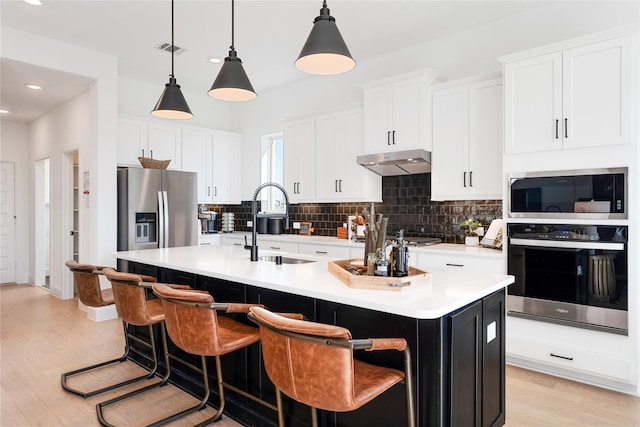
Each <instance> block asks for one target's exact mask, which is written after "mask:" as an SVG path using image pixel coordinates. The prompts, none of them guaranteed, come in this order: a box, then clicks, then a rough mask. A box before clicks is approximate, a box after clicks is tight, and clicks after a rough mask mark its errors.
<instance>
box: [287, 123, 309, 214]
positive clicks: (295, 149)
mask: <svg viewBox="0 0 640 427" xmlns="http://www.w3.org/2000/svg"><path fill="white" fill-rule="evenodd" d="M314 151H315V119H314V118H313V117H308V118H304V119H300V120H292V121H289V122H287V123H285V125H284V187H285V188H286V189H287V192H288V194H289V201H290V202H291V203H301V202H313V201H315V158H314V156H313V153H314Z"/></svg>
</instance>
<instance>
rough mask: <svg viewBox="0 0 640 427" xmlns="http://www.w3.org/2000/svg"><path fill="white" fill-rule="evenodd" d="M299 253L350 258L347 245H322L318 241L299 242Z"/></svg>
mask: <svg viewBox="0 0 640 427" xmlns="http://www.w3.org/2000/svg"><path fill="white" fill-rule="evenodd" d="M298 253H299V254H303V255H321V256H327V257H331V258H336V259H348V258H349V248H348V247H346V246H334V245H322V244H317V243H298ZM361 257H362V255H361Z"/></svg>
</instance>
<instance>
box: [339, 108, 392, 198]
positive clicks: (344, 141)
mask: <svg viewBox="0 0 640 427" xmlns="http://www.w3.org/2000/svg"><path fill="white" fill-rule="evenodd" d="M362 124H363V113H362V109H361V108H355V109H352V110H347V111H343V112H342V113H340V116H339V117H338V138H337V145H336V147H335V151H334V156H335V163H336V165H337V171H336V179H337V180H338V197H339V199H340V200H376V199H375V196H373V197H374V198H367V188H370V187H373V186H374V185H375V183H379V182H380V178H379V177H377V175H375V174H373V172H370V171H369V170H368V169H365V168H363V167H362V166H360V165H359V164H358V162H357V161H356V158H357V157H358V156H359V155H360V154H361V153H362V149H363V145H364V142H363V130H362ZM372 178H373V184H371V185H369V182H368V180H371V179H372ZM378 187H379V188H381V187H382V185H381V184H380V185H379V186H378ZM379 197H380V196H379V195H378V198H379Z"/></svg>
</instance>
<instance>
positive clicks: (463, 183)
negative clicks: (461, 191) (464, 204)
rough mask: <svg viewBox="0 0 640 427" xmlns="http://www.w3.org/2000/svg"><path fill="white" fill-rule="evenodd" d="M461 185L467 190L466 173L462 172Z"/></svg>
mask: <svg viewBox="0 0 640 427" xmlns="http://www.w3.org/2000/svg"><path fill="white" fill-rule="evenodd" d="M462 185H463V186H464V188H467V173H466V172H464V173H463V174H462Z"/></svg>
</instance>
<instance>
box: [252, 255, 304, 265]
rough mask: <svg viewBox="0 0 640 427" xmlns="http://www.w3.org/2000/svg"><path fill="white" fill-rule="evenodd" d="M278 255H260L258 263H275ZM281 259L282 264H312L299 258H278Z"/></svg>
mask: <svg viewBox="0 0 640 427" xmlns="http://www.w3.org/2000/svg"><path fill="white" fill-rule="evenodd" d="M279 256H280V255H262V256H259V257H258V261H270V262H276V258H277V257H279ZM280 258H282V263H283V264H306V263H308V262H313V261H311V260H308V259H301V258H289V257H285V256H283V257H280Z"/></svg>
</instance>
